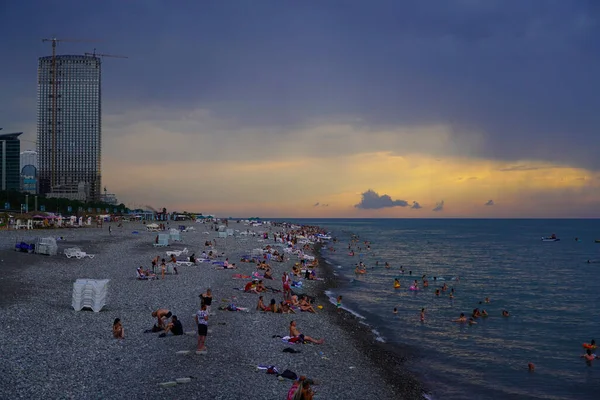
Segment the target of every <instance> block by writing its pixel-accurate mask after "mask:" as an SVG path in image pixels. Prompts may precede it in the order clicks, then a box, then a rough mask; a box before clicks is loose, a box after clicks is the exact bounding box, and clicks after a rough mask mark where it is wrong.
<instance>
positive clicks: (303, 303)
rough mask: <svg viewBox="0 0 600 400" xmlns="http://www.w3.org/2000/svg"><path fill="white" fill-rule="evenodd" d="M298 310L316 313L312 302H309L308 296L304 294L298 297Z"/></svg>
mask: <svg viewBox="0 0 600 400" xmlns="http://www.w3.org/2000/svg"><path fill="white" fill-rule="evenodd" d="M299 306H300V310H301V311H307V312H311V313H313V314H315V313H316V311H315V309H314V308H313V306H312V304H310V301H309V300H308V298H307V297H306V296H302V297H301V298H300V303H299Z"/></svg>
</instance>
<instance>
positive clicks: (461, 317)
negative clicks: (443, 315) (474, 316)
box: [453, 313, 467, 323]
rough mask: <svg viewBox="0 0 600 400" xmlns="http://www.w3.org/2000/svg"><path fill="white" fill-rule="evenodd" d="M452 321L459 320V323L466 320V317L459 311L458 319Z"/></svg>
mask: <svg viewBox="0 0 600 400" xmlns="http://www.w3.org/2000/svg"><path fill="white" fill-rule="evenodd" d="M453 322H459V323H464V322H467V317H465V314H464V313H460V317H458V319H455V320H454V321H453Z"/></svg>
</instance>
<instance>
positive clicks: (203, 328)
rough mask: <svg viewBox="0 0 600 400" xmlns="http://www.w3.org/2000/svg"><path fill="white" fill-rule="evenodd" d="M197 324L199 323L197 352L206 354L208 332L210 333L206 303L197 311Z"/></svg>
mask: <svg viewBox="0 0 600 400" xmlns="http://www.w3.org/2000/svg"><path fill="white" fill-rule="evenodd" d="M196 324H198V347H197V349H196V354H206V346H205V342H206V334H207V333H208V313H207V312H206V304H202V307H201V308H200V310H198V312H197V313H196Z"/></svg>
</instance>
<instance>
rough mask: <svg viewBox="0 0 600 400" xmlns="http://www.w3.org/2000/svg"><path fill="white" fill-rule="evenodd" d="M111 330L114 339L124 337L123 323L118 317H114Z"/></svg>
mask: <svg viewBox="0 0 600 400" xmlns="http://www.w3.org/2000/svg"><path fill="white" fill-rule="evenodd" d="M112 332H113V337H114V338H115V339H124V338H125V329H123V324H121V319H120V318H115V322H113V327H112Z"/></svg>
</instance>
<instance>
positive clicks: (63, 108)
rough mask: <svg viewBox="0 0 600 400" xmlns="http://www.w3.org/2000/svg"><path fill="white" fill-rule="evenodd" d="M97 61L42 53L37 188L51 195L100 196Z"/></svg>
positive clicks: (98, 66) (99, 62)
mask: <svg viewBox="0 0 600 400" xmlns="http://www.w3.org/2000/svg"><path fill="white" fill-rule="evenodd" d="M100 78H101V61H100V58H99V57H96V56H88V55H81V56H80V55H57V56H56V57H52V56H48V57H40V58H39V64H38V100H37V102H38V117H37V152H38V161H39V171H38V190H39V193H40V194H46V195H47V196H48V195H50V196H49V197H63V198H71V199H73V200H81V199H82V197H85V200H99V199H100V196H101V144H102V132H101V118H102V115H101V95H100V93H101V90H100V89H101V87H100V81H101V79H100Z"/></svg>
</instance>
